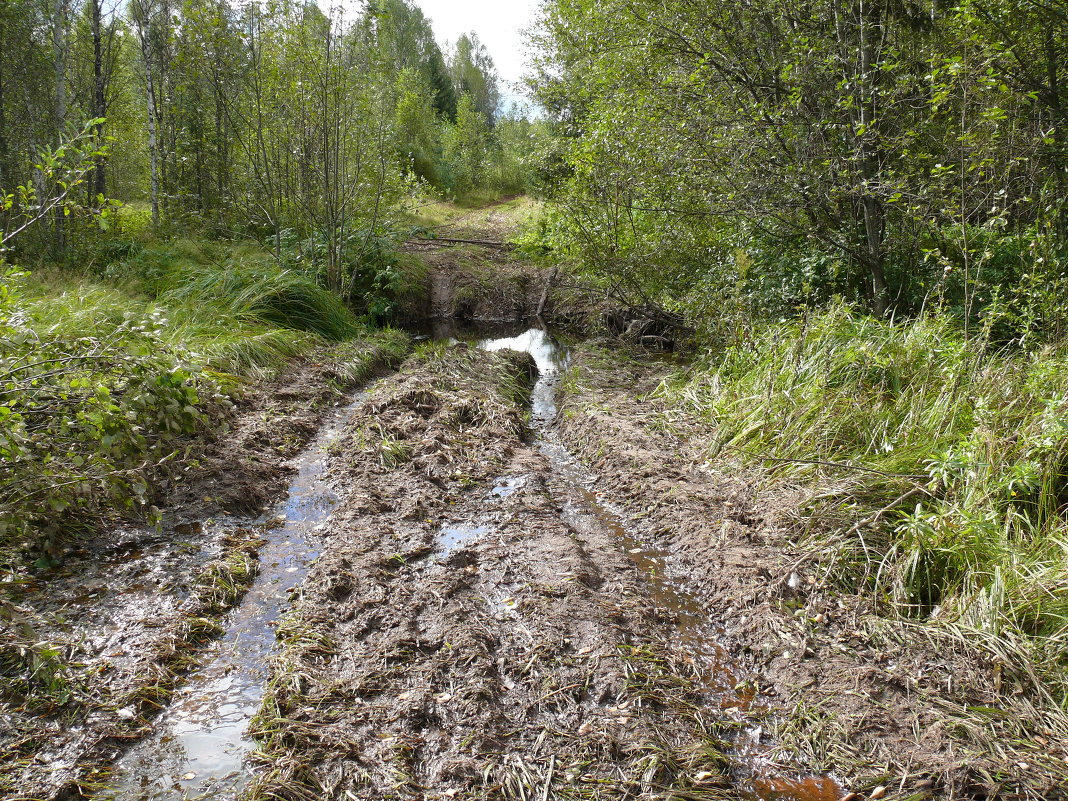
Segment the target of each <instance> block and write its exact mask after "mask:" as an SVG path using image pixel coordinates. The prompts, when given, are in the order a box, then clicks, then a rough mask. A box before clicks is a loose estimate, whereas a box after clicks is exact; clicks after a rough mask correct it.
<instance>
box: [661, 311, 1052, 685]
mask: <svg viewBox="0 0 1068 801" xmlns="http://www.w3.org/2000/svg"><path fill="white" fill-rule="evenodd" d="M659 394H660V395H661V396H663V397H665V398H667V399H669V400H670V401H672V402H673V403H675V404H680V405H682V406H684V407H688V408H689V410H690V411H691V412H695V413H697V414H698V415H699V416H702V417H703V418H704V419H705V421H706V422H707V423H708V424H709V425H710V426H711V428H712V430H714V432H715V433H714V436H713V438H712V442H711V443H710V445H709V447H708V451H709V453H708V455H709V456H710V457H714V456H732V457H735V458H737V459H739V460H740V461H743V462H747V463H750V464H760V465H762V466H764V467H765V468H766V469H767V470H768V471H770V473H771V474H772V475H774V476H777V477H788V478H789V479H791V480H794V481H797V480H806V481H809V482H811V483H812V484H813V486H814V487H815V489H814V492H813V499H812V501H811V508H809V509H807V510H806V512H807V517H808V519H809V520H810V527H811V528H812V529H813V531H814V532H815V536H817V537H819V538H821V539H823V540H826V538H827V536H828V531H832V532H835V531H836V532H837V534H836V535H835V536H834V537H832V539H833V540H834V543H833V544H834V562H835V564H836V565H837V575H838V578H839V579H840V580H841V581H842V582H843V584H845V585H846V586H847V587H848V588H849V589H851V590H860V591H862V592H866V593H870V594H871V595H872V597H874V598H875V599H876V600H877V601H878V602H879V603H880V604H881V608H882V609H884V610H886V611H889V612H891V613H893V614H900V615H904V616H907V617H909V618H913V619H919V620H924V621H929V622H937V623H939V624H946V625H950V626H953V627H956V628H957V630H960V631H966V632H968V634H969V636H976V637H978V638H979V639H981V640H982V641H984V642H986V643H987V645H988V646H989V647H990V648H991V649H992V650H994V651H996V652H997V653H998V654H999V658H1004V659H1011V660H1012V661H1017V660H1018V663H1019V664H1023V665H1027V666H1028V667H1027V669H1026V671H1025V672H1027V673H1031V666H1035V667H1036V669H1037V672H1038V674H1041V675H1042V677H1043V684H1044V685H1045V689H1047V690H1049V692H1050V693H1051V694H1052V695H1053V696H1054V698H1055V699H1056V701H1057V703H1068V670H1066V668H1068V578H1066V577H1068V514H1066V513H1068V351H1066V350H1065V349H1063V348H1046V349H1044V350H1041V351H1035V352H1007V351H999V350H995V349H992V348H991V347H990V345H989V343H988V342H987V341H986V340H985V339H983V338H981V337H980V338H971V339H965V338H964V336H963V335H962V334H961V332H960V331H959V330H958V328H957V327H956V326H955V325H954V323H953V322H952V321H951V320H949V319H947V318H945V317H940V316H927V317H921V318H919V319H916V320H913V321H909V322H900V323H893V322H886V321H880V320H876V319H872V318H870V317H864V316H858V315H856V314H854V313H853V312H852V311H851V310H850V309H848V308H846V307H834V308H831V309H830V310H828V311H826V312H823V313H820V314H816V315H814V316H812V317H810V318H807V319H804V320H801V321H796V322H789V323H781V324H778V325H770V326H768V327H766V328H765V329H764V330H763V331H760V332H758V333H757V334H756V335H755V336H754V337H753V338H752V339H751V340H749V341H746V342H741V343H738V344H735V345H733V346H730V347H728V348H727V349H726V350H724V351H722V352H719V353H715V354H710V355H709V356H708V357H706V360H705V362H704V364H703V365H701V366H700V367H699V369H697V370H696V371H695V372H694V373H692V374H690V375H687V376H685V377H680V378H678V379H677V380H674V381H672V382H669V383H666V384H665V385H663V386H662V387H661V389H660V390H659ZM823 544H824V545H826V542H823ZM1032 675H1034V674H1032Z"/></svg>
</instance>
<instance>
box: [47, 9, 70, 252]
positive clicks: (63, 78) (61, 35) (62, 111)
mask: <svg viewBox="0 0 1068 801" xmlns="http://www.w3.org/2000/svg"><path fill="white" fill-rule="evenodd" d="M67 11H68V6H67V0H55V2H54V3H53V6H52V58H53V66H54V68H55V90H56V97H55V106H54V107H53V111H52V114H53V123H52V124H53V131H54V132H55V138H54V140H53V142H54V144H55V145H56V146H57V147H58V146H59V145H60V144H61V143H62V142H63V140H64V138H65V135H66V128H67ZM49 189H50V188H49ZM64 219H65V218H64V215H63V209H60V208H56V209H55V211H54V212H53V214H52V230H53V234H54V236H55V239H54V242H53V246H54V248H55V253H56V255H59V254H60V253H62V252H63V249H64V247H65V246H66V236H65V233H66V232H65V230H64Z"/></svg>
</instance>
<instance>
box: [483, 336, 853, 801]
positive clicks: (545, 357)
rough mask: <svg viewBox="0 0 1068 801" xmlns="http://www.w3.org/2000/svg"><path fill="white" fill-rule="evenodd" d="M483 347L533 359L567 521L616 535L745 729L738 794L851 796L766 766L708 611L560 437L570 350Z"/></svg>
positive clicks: (752, 706) (829, 781)
mask: <svg viewBox="0 0 1068 801" xmlns="http://www.w3.org/2000/svg"><path fill="white" fill-rule="evenodd" d="M478 344H479V346H480V347H482V348H484V349H486V350H490V351H496V350H505V349H508V350H516V351H520V352H526V353H529V354H530V355H531V356H532V357H533V359H534V361H535V363H536V364H537V366H538V381H537V383H536V384H535V386H534V389H533V391H532V415H531V424H532V427H533V428H534V431H535V433H536V436H537V446H538V448H539V450H541V452H542V453H543V455H544V456H545V457H546V458H547V460H548V461H549V463H550V465H551V467H552V469H553V472H555V473H556V474H557V475H558V476H559V477H560V478H562V479H564V481H565V483H566V484H567V485H568V486H569V487H570V488H571V489H572V490H573V491H574V493H575V496H576V497H575V500H571V501H568V502H567V503H566V504H565V506H564V509H563V517H564V519H565V521H566V522H567V523H568V524H569V525H571V526H573V527H575V528H579V529H581V528H583V527H589V526H598V527H601V528H602V529H603V530H607V531H609V532H611V533H612V535H613V536H614V538H615V539H616V541H617V542H618V543H619V545H620V547H621V548H622V549H624V550H625V551H626V553H627V556H628V558H629V559H630V561H631V562H632V563H633V564H634V566H635V567H636V568H637V569H638V570H639V572H640V574H641V575H642V576H643V577H644V579H645V584H646V586H647V588H648V591H649V593H650V595H651V597H652V600H653V601H654V603H655V604H656V605H657V607H658V608H659V609H661V610H662V611H664V612H665V613H667V616H668V617H669V619H671V620H673V621H674V622H675V629H676V636H675V641H676V645H677V646H678V647H679V648H680V649H681V651H682V652H683V653H684V654H685V660H684V661H686V662H687V663H688V664H690V665H691V666H692V668H693V672H694V676H693V677H694V678H695V679H696V680H697V682H698V683H699V684H700V686H701V687H702V688H703V689H704V691H705V692H706V694H707V698H708V703H710V704H715V705H717V706H719V707H720V708H721V709H722V710H723V712H724V714H725V715H726V716H727V717H728V718H729V719H732V720H733V721H734V722H737V723H739V724H742V725H741V726H740V727H739V729H738V734H737V735H736V736H735V737H734V739H733V742H732V745H733V747H734V757H735V758H736V760H737V765H736V772H737V777H736V778H737V780H738V792H739V797H740V798H743V799H746V801H839V799H841V798H842V797H843V796H845V795H846V792H845V790H843V789H842V787H841V786H840V785H839V784H838V782H837V781H835V780H834V779H833V778H832V777H830V776H801V777H795V776H788V775H780V774H778V773H777V772H776V771H775V770H774V769H773V768H772V767H771V766H770V765H769V764H768V755H769V753H770V751H771V746H770V744H768V743H767V742H764V740H763V736H764V735H763V731H762V728H761V727H760V726H759V725H745V721H746V720H747V717H758V716H760V715H761V714H764V713H766V712H767V709H766V707H765V706H764V704H763V702H762V701H761V699H760V698H759V697H758V696H757V694H756V693H755V691H754V690H753V688H752V685H751V684H750V683H748V682H746V681H745V680H744V678H745V677H744V674H743V672H742V671H741V670H740V668H739V666H738V665H737V663H736V662H735V661H734V660H733V659H732V658H731V656H730V655H729V653H728V652H727V650H726V649H725V648H724V647H723V645H722V644H721V634H722V630H721V629H720V628H718V627H717V626H716V625H715V624H714V623H712V622H710V620H709V615H708V612H707V610H706V609H705V608H704V606H703V605H702V604H701V603H700V601H699V600H698V599H697V598H696V596H695V595H694V594H693V593H692V592H691V591H690V590H688V589H687V587H686V586H685V584H684V583H683V582H682V581H680V580H679V579H678V578H676V577H675V575H674V573H673V568H672V559H671V554H670V553H669V552H667V551H666V550H664V549H661V548H658V547H656V546H654V545H650V544H648V543H644V542H641V541H639V540H638V539H637V538H635V537H634V536H633V535H632V534H631V533H630V532H629V531H628V530H627V527H626V525H625V524H624V518H623V516H622V513H621V512H619V511H618V510H615V509H613V508H612V506H611V505H610V504H609V503H607V502H605V501H604V500H602V499H601V498H599V497H598V495H597V493H596V490H595V489H594V487H593V480H592V477H591V476H590V475H589V474H588V473H587V472H586V471H585V470H583V468H582V467H581V466H580V465H579V463H578V461H577V460H576V459H575V458H574V457H573V456H572V455H571V453H570V452H569V451H568V450H567V448H566V447H564V445H563V444H562V443H561V442H560V441H559V439H558V438H557V437H556V436H555V434H554V430H553V422H554V420H555V417H556V413H557V408H556V394H557V389H558V386H559V382H560V379H561V376H562V372H563V370H564V369H566V366H567V362H568V353H567V349H566V347H564V346H562V345H561V343H560V342H558V341H557V340H556V339H555V338H554V337H553V336H552V335H551V334H550V333H549V332H548V331H546V330H544V329H542V328H530V329H528V330H526V331H524V332H522V333H520V334H517V335H514V336H510V337H501V338H496V339H483V340H480V341H479V343H478ZM522 481H523V479H522V478H521V477H516V478H507V477H505V478H502V479H501V480H500V481H499V482H498V485H497V486H496V487H495V488H494V489H493V490H492V492H491V494H497V493H499V492H507V491H508V489H507V488H509V487H512V486H513V485H515V486H516V487H517V488H518V487H519V486H522V484H521V483H520V482H522ZM511 491H514V490H511Z"/></svg>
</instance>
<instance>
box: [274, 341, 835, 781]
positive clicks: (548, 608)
mask: <svg viewBox="0 0 1068 801" xmlns="http://www.w3.org/2000/svg"><path fill="white" fill-rule="evenodd" d="M538 333H539V332H528V333H527V334H526V335H525V336H522V337H517V338H516V339H514V340H512V341H510V342H504V343H500V344H501V345H503V346H504V347H527V348H529V349H530V350H531V351H532V352H534V353H536V354H541V355H542V356H543V358H542V359H541V360H539V361H541V362H542V363H541V365H540V367H541V368H542V371H543V374H544V373H545V372H546V371H549V372H551V371H552V370H553V369H554V368H556V367H558V366H559V361H558V360H557V361H553V360H552V359H551V358H550V357H549V356H548V355H547V354H545V353H544V352H543V351H542V349H540V348H539V347H537V345H538V339H539V337H538ZM506 352H507V351H502V353H506ZM529 375H530V365H529V364H524V363H523V362H522V361H517V359H516V358H515V357H514V356H510V357H508V358H507V359H501V358H500V357H498V356H495V355H493V354H489V353H480V352H478V351H474V350H472V349H470V348H468V347H465V346H462V345H461V346H459V347H455V348H451V349H448V350H444V351H442V350H440V348H439V349H438V350H437V351H436V352H432V353H430V354H427V355H424V356H421V357H418V358H415V359H413V360H412V361H410V362H409V363H407V364H406V365H404V367H403V368H402V369H401V371H400V372H399V373H398V375H396V376H394V377H392V378H388V379H385V380H383V381H382V382H380V384H379V385H378V386H377V387H376V388H375V390H374V392H373V394H372V395H371V396H370V398H369V399H368V400H367V401H366V403H365V404H364V406H363V407H362V408H360V409H358V410H357V412H356V414H355V415H354V417H353V420H352V422H351V424H350V428H349V432H348V436H347V438H346V439H344V440H342V442H341V443H340V447H339V451H340V454H339V457H338V461H337V470H338V472H339V476H340V483H341V484H342V485H343V486H345V487H347V492H348V495H347V497H346V499H345V500H344V501H343V502H342V505H341V507H340V508H339V510H338V512H337V513H336V514H335V515H334V516H333V517H332V519H331V521H330V522H329V524H328V525H327V526H326V528H325V530H324V532H323V553H322V556H321V558H320V559H319V561H318V562H317V563H316V564H315V565H314V566H313V568H312V570H311V573H310V574H309V578H308V580H307V581H306V582H305V584H304V586H303V588H302V592H301V596H300V600H299V602H298V603H297V606H296V609H295V612H294V615H293V618H292V620H291V621H290V622H289V623H288V624H287V626H286V630H285V632H281V635H282V636H283V638H284V639H285V641H286V646H285V649H284V652H283V654H282V656H281V657H280V659H279V660H278V661H277V662H276V664H275V666H274V672H275V675H274V680H273V685H272V686H273V691H272V694H271V695H270V696H269V698H268V699H267V703H266V704H265V708H264V712H263V714H262V715H261V717H260V719H259V720H258V721H257V730H258V735H259V737H260V738H261V740H262V742H263V743H264V745H265V754H264V755H263V758H262V759H263V762H264V767H265V769H266V773H265V775H264V777H263V778H262V780H261V782H260V784H259V785H258V787H257V789H256V794H255V796H254V797H256V798H282V799H311V798H317V799H343V798H361V799H362V798H457V797H462V798H523V799H525V798H546V799H547V798H603V799H610V798H628V797H641V798H654V797H656V798H659V797H669V796H670V797H675V798H740V797H747V798H763V799H773V798H784V799H785V798H790V799H802V798H803V799H837V798H839V797H840V796H841V795H843V794H844V793H841V792H839V791H838V789H837V786H836V785H835V784H834V782H833V781H831V780H829V779H810V780H799V779H795V778H791V777H789V776H786V775H783V776H778V775H775V776H774V777H773V778H768V777H767V775H766V771H765V770H764V766H761V765H757V764H756V761H755V760H749V761H746V762H745V763H744V764H743V761H742V760H740V759H738V758H732V757H731V756H729V754H730V753H731V752H733V751H736V750H737V745H738V743H739V742H741V741H743V740H745V739H746V738H749V739H750V740H752V739H754V738H755V739H756V740H759V739H760V735H759V733H758V732H757V730H755V729H754V728H753V725H754V721H760V720H762V719H763V717H764V716H765V714H766V712H765V711H764V710H763V709H759V708H757V706H756V705H754V704H753V703H752V699H753V697H754V693H753V692H752V690H751V689H750V688H749V687H748V685H746V684H745V683H744V682H742V681H740V680H739V679H738V677H737V676H735V675H734V674H733V673H732V672H731V670H732V666H731V663H730V660H729V658H728V657H727V656H726V654H725V652H723V651H722V649H720V648H719V647H718V646H717V645H716V644H715V632H714V631H711V630H708V629H707V627H705V626H704V624H703V620H704V615H702V614H701V610H700V609H699V608H697V607H696V606H694V605H693V600H692V598H690V597H689V596H688V595H687V594H686V590H684V589H683V588H682V587H681V586H678V585H676V584H675V583H674V582H673V581H670V580H667V579H665V578H664V577H663V576H661V575H659V574H658V570H659V567H658V564H659V563H658V562H657V561H656V560H657V559H662V558H663V554H656V553H653V552H650V551H649V550H648V549H647V548H646V547H645V546H643V545H642V544H641V543H639V542H637V541H636V540H633V539H632V538H631V537H630V535H629V534H628V533H627V531H626V530H625V528H624V526H623V525H622V523H621V522H620V521H619V520H618V519H617V518H615V517H614V516H613V515H612V513H611V512H609V511H607V510H606V509H605V508H604V507H603V506H601V504H600V503H599V501H598V500H597V498H596V497H595V495H594V494H593V493H591V492H590V491H589V490H588V489H586V488H585V487H584V486H583V474H582V472H581V471H580V470H579V469H578V468H577V466H575V465H574V464H572V463H570V461H569V460H568V457H567V455H566V453H564V452H563V450H562V449H561V448H560V447H559V446H558V445H557V446H554V445H553V444H552V443H551V442H545V441H540V442H536V441H532V439H531V437H530V436H529V432H527V431H526V428H525V425H524V420H523V412H522V408H523V405H525V403H522V404H521V403H520V402H519V400H518V399H517V398H516V397H515V394H516V392H515V390H516V384H517V383H527V382H529ZM553 383H554V382H553V381H548V382H546V381H540V382H539V385H538V387H537V388H536V390H535V393H536V394H540V400H537V401H536V402H535V406H534V408H535V417H534V422H535V425H537V426H538V427H539V428H541V429H542V430H543V431H547V430H548V425H549V423H550V421H551V420H552V417H553V407H552V384H553ZM756 725H757V726H759V723H757V724H756ZM743 732H744V736H743V735H742V734H741V733H743ZM760 753H761V754H762V753H763V751H762V750H761V751H760Z"/></svg>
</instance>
